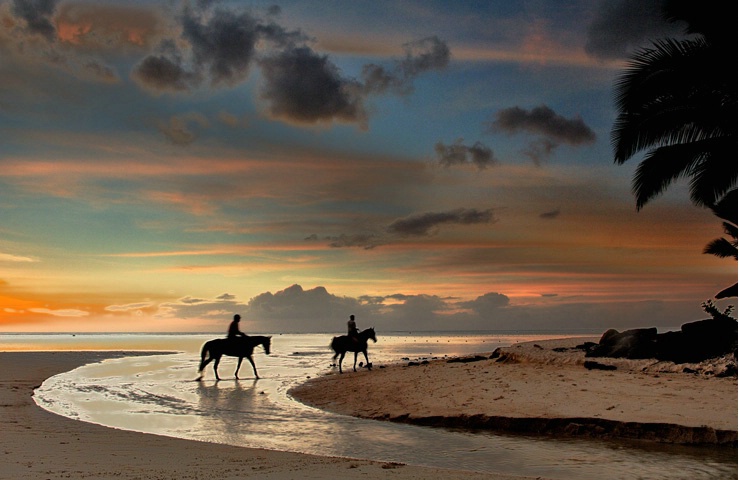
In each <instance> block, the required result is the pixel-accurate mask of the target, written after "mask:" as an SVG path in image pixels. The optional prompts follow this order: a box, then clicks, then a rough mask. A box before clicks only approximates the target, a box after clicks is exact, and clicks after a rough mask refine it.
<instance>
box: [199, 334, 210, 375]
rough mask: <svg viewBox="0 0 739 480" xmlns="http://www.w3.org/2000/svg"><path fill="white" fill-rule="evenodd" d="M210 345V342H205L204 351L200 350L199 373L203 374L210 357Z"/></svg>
mask: <svg viewBox="0 0 739 480" xmlns="http://www.w3.org/2000/svg"><path fill="white" fill-rule="evenodd" d="M209 343H210V342H205V344H204V345H203V349H202V350H200V368H198V372H201V373H202V371H203V369H204V368H205V365H206V363H207V357H209V356H210V350H209V349H208V344H209Z"/></svg>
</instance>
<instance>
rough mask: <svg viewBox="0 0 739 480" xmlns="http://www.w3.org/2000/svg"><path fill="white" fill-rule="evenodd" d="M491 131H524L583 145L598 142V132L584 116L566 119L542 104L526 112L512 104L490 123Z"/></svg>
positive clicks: (557, 140)
mask: <svg viewBox="0 0 739 480" xmlns="http://www.w3.org/2000/svg"><path fill="white" fill-rule="evenodd" d="M490 129H491V131H494V132H495V131H502V132H506V133H518V132H521V131H524V132H529V133H535V134H538V135H543V136H545V137H547V138H549V139H550V140H552V141H553V142H557V143H567V144H570V145H581V144H585V143H592V142H594V141H595V132H593V131H592V130H591V129H590V127H588V126H587V125H585V122H583V120H582V118H580V117H575V118H573V119H571V120H570V119H567V118H565V117H563V116H561V115H558V114H557V113H556V112H555V111H554V110H552V109H551V108H549V107H547V106H546V105H542V106H540V107H535V108H533V109H531V111H527V110H525V109H523V108H521V107H511V108H506V109H503V110H501V111H499V112H498V113H497V114H496V116H495V120H494V121H493V122H492V123H490Z"/></svg>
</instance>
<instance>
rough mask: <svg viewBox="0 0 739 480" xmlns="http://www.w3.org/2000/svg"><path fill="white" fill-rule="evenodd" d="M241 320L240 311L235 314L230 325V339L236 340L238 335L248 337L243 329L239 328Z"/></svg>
mask: <svg viewBox="0 0 739 480" xmlns="http://www.w3.org/2000/svg"><path fill="white" fill-rule="evenodd" d="M240 321H241V315H239V314H238V313H237V314H236V315H234V319H233V321H232V322H231V324H230V325H229V326H228V337H226V338H228V339H229V340H234V339H236V338H238V337H246V334H245V333H243V332H242V331H241V330H239V322H240Z"/></svg>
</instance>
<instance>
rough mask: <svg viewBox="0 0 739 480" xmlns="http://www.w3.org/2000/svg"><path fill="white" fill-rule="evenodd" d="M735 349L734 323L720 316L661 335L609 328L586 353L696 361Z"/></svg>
mask: <svg viewBox="0 0 739 480" xmlns="http://www.w3.org/2000/svg"><path fill="white" fill-rule="evenodd" d="M736 350H737V322H736V320H734V319H732V318H723V319H708V320H699V321H697V322H690V323H686V324H684V325H682V327H680V331H679V332H674V331H671V332H665V333H660V334H658V333H657V329H656V328H638V329H633V330H626V331H623V332H619V331H617V330H614V329H610V330H607V331H606V332H605V333H604V334H603V336H602V337H601V339H600V341H599V342H598V345H596V346H595V347H593V348H592V349H590V351H588V352H587V353H586V354H585V356H586V357H612V358H631V359H637V358H655V359H657V360H663V361H670V362H674V363H698V362H702V361H704V360H708V359H709V358H715V357H720V356H722V355H726V354H727V353H732V352H733V353H734V354H736Z"/></svg>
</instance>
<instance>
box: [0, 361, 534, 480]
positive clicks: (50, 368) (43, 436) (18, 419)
mask: <svg viewBox="0 0 739 480" xmlns="http://www.w3.org/2000/svg"><path fill="white" fill-rule="evenodd" d="M140 354H141V352H90V351H85V352H0V365H1V366H2V368H0V431H2V434H1V435H0V452H2V453H0V455H2V468H1V469H0V478H2V479H8V480H10V479H13V480H17V479H29V480H30V479H34V480H37V479H59V478H75V479H81V478H94V479H108V478H110V479H113V478H115V479H174V478H176V479H182V480H187V479H211V478H213V479H219V480H229V479H237V478H266V479H303V478H308V479H322V478H334V477H341V478H348V479H355V478H392V479H426V478H459V479H482V478H488V479H489V478H493V479H496V478H497V479H501V480H512V479H516V478H518V479H520V478H523V477H513V476H507V475H492V476H491V475H489V474H480V473H473V472H465V471H450V470H444V469H435V468H424V467H418V466H411V465H401V464H397V463H385V462H373V461H368V460H355V459H349V458H332V457H321V456H315V455H305V454H298V453H288V452H280V451H272V450H262V449H253V448H252V449H250V448H241V447H235V446H229V445H222V444H215V443H205V442H198V441H191V440H182V439H177V438H171V437H164V436H159V435H151V434H144V433H137V432H132V431H125V430H118V429H112V428H108V427H104V426H100V425H95V424H91V423H85V422H81V421H76V420H73V419H70V418H66V417H62V416H59V415H56V414H53V413H50V412H48V411H46V410H44V409H42V408H40V407H38V406H37V405H36V404H35V403H34V401H33V398H32V395H33V389H34V388H36V387H38V386H39V385H40V384H41V383H42V382H43V381H44V380H45V379H46V378H49V377H51V376H53V375H55V374H58V373H61V372H64V371H69V370H72V369H74V368H76V367H78V366H80V365H84V364H87V363H92V362H97V361H100V360H103V359H105V358H112V357H116V356H118V357H121V356H131V355H140Z"/></svg>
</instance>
